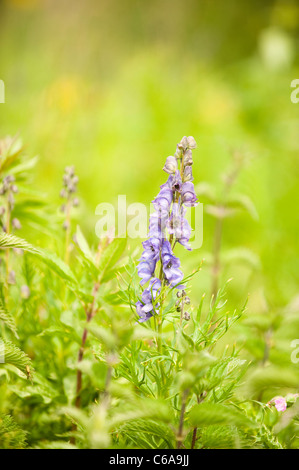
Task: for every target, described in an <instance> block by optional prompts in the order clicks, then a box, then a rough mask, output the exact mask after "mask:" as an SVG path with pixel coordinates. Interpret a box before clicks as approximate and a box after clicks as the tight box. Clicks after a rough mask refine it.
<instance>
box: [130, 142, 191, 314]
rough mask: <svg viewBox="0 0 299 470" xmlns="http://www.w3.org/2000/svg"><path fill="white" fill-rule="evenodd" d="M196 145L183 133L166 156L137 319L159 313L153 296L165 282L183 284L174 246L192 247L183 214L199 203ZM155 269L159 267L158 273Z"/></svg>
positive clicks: (143, 262) (141, 265)
mask: <svg viewBox="0 0 299 470" xmlns="http://www.w3.org/2000/svg"><path fill="white" fill-rule="evenodd" d="M195 148H196V142H195V140H194V138H193V137H191V136H190V137H183V138H182V140H181V142H179V143H178V144H177V149H176V152H175V154H174V156H169V157H167V159H166V162H165V165H164V168H163V170H164V171H165V172H166V173H167V174H168V175H169V176H168V179H167V181H166V183H164V184H162V185H161V186H160V191H159V194H158V195H157V196H156V197H155V199H154V200H153V201H152V204H153V206H154V209H155V212H154V213H153V214H151V216H150V220H149V232H148V240H146V241H145V242H143V253H142V255H141V258H140V260H139V265H138V269H137V270H138V275H139V277H140V278H141V281H140V284H141V285H142V286H143V285H145V284H146V283H147V282H148V281H149V286H148V287H147V288H146V289H145V290H144V291H143V293H142V296H141V300H138V302H137V303H136V311H137V313H138V315H139V317H140V319H139V321H140V322H144V321H146V320H148V319H149V318H151V317H152V316H153V315H154V314H158V304H157V303H156V302H154V300H155V299H156V296H157V293H158V292H159V293H160V292H161V291H162V288H163V287H164V286H165V287H166V286H169V287H172V288H174V287H175V288H177V289H183V288H184V286H182V285H181V284H180V283H181V281H182V279H183V277H184V276H183V273H182V271H181V270H180V269H179V268H180V264H181V263H180V260H179V258H177V257H176V256H175V255H174V253H173V249H174V247H175V244H176V243H177V242H178V243H180V244H181V245H182V246H184V247H185V248H186V249H187V250H191V247H190V245H189V240H190V237H191V227H190V225H189V223H188V221H187V220H186V218H185V215H186V209H185V208H186V207H194V206H196V205H197V204H198V202H197V197H196V194H195V191H194V185H193V183H192V181H193V175H192V165H193V158H192V150H193V149H195ZM157 265H158V266H157ZM156 269H159V271H158V272H159V277H157V275H156ZM161 295H162V294H161ZM153 302H154V304H155V307H154V306H153Z"/></svg>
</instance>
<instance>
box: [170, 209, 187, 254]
mask: <svg viewBox="0 0 299 470" xmlns="http://www.w3.org/2000/svg"><path fill="white" fill-rule="evenodd" d="M185 214H186V209H185V208H184V207H183V206H180V205H179V204H178V203H174V204H173V206H172V213H171V215H170V217H169V219H168V221H167V229H168V233H170V234H171V235H173V236H174V237H175V239H176V240H177V241H178V242H179V243H180V244H181V245H183V246H184V247H185V248H186V249H187V250H191V246H190V245H189V240H190V237H191V227H190V225H189V223H188V221H187V220H186V219H185V217H184V216H185Z"/></svg>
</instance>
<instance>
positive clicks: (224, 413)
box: [189, 403, 256, 428]
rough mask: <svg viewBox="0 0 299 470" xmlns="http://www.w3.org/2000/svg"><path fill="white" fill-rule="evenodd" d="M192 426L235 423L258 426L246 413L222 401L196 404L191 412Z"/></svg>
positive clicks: (243, 425)
mask: <svg viewBox="0 0 299 470" xmlns="http://www.w3.org/2000/svg"><path fill="white" fill-rule="evenodd" d="M189 421H190V423H191V424H192V426H195V427H204V426H211V425H235V426H237V427H247V428H252V427H256V424H255V423H254V422H253V421H251V420H250V419H249V418H247V416H246V415H245V414H244V413H241V412H240V411H238V410H237V409H236V408H233V407H232V406H228V405H223V404H220V403H201V404H199V405H195V406H194V407H193V408H192V410H191V411H190V414H189Z"/></svg>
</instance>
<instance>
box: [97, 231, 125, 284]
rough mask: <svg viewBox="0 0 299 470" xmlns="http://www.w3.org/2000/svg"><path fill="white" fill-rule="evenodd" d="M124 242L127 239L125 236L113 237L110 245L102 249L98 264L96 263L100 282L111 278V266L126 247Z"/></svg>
mask: <svg viewBox="0 0 299 470" xmlns="http://www.w3.org/2000/svg"><path fill="white" fill-rule="evenodd" d="M126 243H127V241H126V239H125V238H115V239H114V240H113V241H112V242H111V243H110V245H108V247H107V248H106V249H105V250H104V252H103V253H102V256H101V258H100V262H99V265H98V270H99V281H100V282H105V281H106V280H108V279H109V278H111V276H110V275H111V271H112V268H113V267H114V265H115V264H116V263H117V261H118V260H119V258H120V256H121V255H122V253H123V251H124V249H125V247H126ZM109 271H110V273H109ZM112 273H113V271H112ZM114 273H115V270H114Z"/></svg>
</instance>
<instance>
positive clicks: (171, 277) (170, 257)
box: [161, 240, 184, 288]
mask: <svg viewBox="0 0 299 470" xmlns="http://www.w3.org/2000/svg"><path fill="white" fill-rule="evenodd" d="M161 258H162V265H163V272H164V276H165V279H166V281H167V284H169V285H171V286H172V287H174V286H177V285H178V284H179V283H180V282H181V280H182V279H183V277H184V276H183V273H182V271H181V270H180V269H179V267H180V265H181V262H180V260H179V258H177V257H176V256H174V254H173V252H172V249H171V245H170V242H169V241H168V240H164V241H163V243H162V251H161ZM182 287H183V286H178V288H182Z"/></svg>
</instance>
